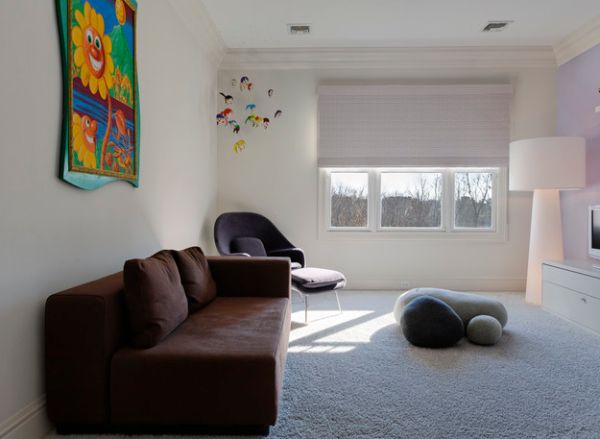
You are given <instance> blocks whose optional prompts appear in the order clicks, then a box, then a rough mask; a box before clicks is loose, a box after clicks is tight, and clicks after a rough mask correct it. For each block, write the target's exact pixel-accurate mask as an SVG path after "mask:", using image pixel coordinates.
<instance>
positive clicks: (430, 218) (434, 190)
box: [380, 172, 442, 229]
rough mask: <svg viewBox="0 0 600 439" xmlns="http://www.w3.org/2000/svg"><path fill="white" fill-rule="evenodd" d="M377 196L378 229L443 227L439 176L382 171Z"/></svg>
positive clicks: (440, 180) (430, 173)
mask: <svg viewBox="0 0 600 439" xmlns="http://www.w3.org/2000/svg"><path fill="white" fill-rule="evenodd" d="M380 193H381V218H380V224H381V227H405V228H434V229H435V228H440V227H441V226H442V174H441V173H439V172H384V173H382V174H381V190H380Z"/></svg>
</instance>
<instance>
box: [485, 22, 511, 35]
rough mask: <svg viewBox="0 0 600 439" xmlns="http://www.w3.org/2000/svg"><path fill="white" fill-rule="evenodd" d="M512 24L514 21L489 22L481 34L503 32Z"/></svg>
mask: <svg viewBox="0 0 600 439" xmlns="http://www.w3.org/2000/svg"><path fill="white" fill-rule="evenodd" d="M511 23H512V20H502V21H488V24H486V25H485V26H484V28H483V29H482V30H481V32H501V31H503V30H504V29H506V26H508V25H509V24H511Z"/></svg>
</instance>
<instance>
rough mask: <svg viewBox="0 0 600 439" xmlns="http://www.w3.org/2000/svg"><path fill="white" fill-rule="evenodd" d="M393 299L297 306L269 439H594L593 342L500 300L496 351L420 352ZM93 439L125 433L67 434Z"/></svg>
mask: <svg viewBox="0 0 600 439" xmlns="http://www.w3.org/2000/svg"><path fill="white" fill-rule="evenodd" d="M397 296H398V293H384V292H342V293H341V294H340V300H341V302H342V307H343V309H344V312H343V314H341V315H340V314H338V313H337V310H336V305H335V298H333V297H328V296H327V295H320V296H318V297H315V298H314V299H313V300H312V301H311V303H310V306H311V311H310V312H309V319H310V320H311V321H310V323H309V325H305V324H304V323H303V321H304V313H303V309H302V303H301V302H300V301H295V304H294V311H295V312H294V315H293V320H294V323H293V329H292V335H291V340H290V348H289V354H288V363H287V370H286V375H285V382H284V390H283V399H282V401H281V412H280V416H279V420H278V423H277V425H276V426H274V427H273V428H272V429H271V434H270V436H269V437H270V438H411V439H414V438H453V439H456V438H598V437H600V402H599V401H600V337H598V336H596V335H594V334H592V333H590V332H588V331H586V330H584V329H582V328H579V327H577V326H575V325H574V324H571V323H569V322H566V321H564V320H562V319H560V318H558V317H556V316H554V315H552V314H549V313H547V312H545V311H543V310H542V309H541V308H539V307H535V306H531V305H528V304H526V303H525V302H524V301H523V295H521V294H515V293H499V294H490V296H493V297H495V298H497V299H499V300H501V301H502V302H503V303H504V304H505V306H506V307H507V309H508V313H509V321H508V324H507V326H506V328H505V332H504V335H503V337H502V339H501V341H500V342H499V343H498V344H497V345H495V346H491V347H481V346H476V345H473V344H471V343H469V342H468V341H467V340H466V339H463V340H462V341H461V342H460V343H459V344H458V345H456V346H455V347H452V348H448V349H435V350H434V349H423V348H417V347H414V346H411V345H410V344H409V343H408V342H407V341H406V340H405V339H404V337H403V336H402V333H401V331H400V329H399V327H398V326H397V325H396V323H395V322H394V319H393V317H392V315H391V310H392V307H393V303H394V301H395V299H396V297H397ZM598 318H600V316H598ZM47 437H48V438H52V439H57V438H59V437H61V436H57V435H54V434H51V435H49V436H47ZM99 437H102V438H103V439H116V438H119V439H120V438H121V437H125V436H118V435H117V436H115V435H108V436H70V438H71V439H84V438H85V439H96V438H99ZM139 437H140V438H142V437H143V438H156V437H157V436H139ZM188 437H189V436H188ZM221 437H222V436H221ZM246 437H247V436H246ZM163 438H174V436H168V437H167V436H163Z"/></svg>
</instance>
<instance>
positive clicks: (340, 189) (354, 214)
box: [331, 172, 369, 227]
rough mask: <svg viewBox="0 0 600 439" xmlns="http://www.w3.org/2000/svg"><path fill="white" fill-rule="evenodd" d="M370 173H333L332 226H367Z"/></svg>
mask: <svg viewBox="0 0 600 439" xmlns="http://www.w3.org/2000/svg"><path fill="white" fill-rule="evenodd" d="M368 196H369V174H368V173H366V172H332V173H331V227H367V225H368V221H369V202H368Z"/></svg>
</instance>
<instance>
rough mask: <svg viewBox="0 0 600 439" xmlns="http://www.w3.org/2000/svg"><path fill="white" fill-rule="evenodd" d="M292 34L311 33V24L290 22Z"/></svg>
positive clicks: (289, 26)
mask: <svg viewBox="0 0 600 439" xmlns="http://www.w3.org/2000/svg"><path fill="white" fill-rule="evenodd" d="M288 32H289V33H290V35H308V34H310V24H288Z"/></svg>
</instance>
